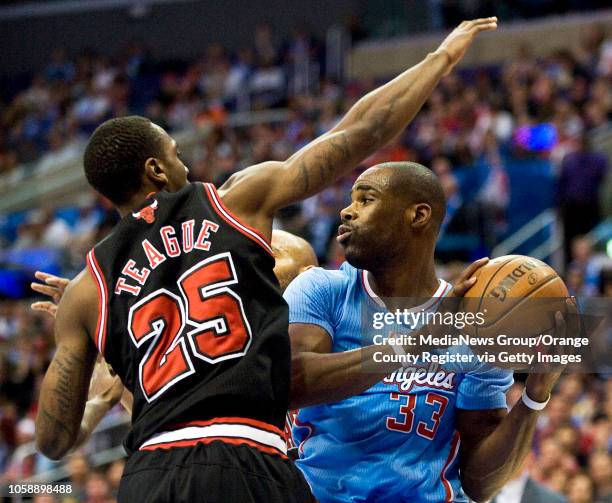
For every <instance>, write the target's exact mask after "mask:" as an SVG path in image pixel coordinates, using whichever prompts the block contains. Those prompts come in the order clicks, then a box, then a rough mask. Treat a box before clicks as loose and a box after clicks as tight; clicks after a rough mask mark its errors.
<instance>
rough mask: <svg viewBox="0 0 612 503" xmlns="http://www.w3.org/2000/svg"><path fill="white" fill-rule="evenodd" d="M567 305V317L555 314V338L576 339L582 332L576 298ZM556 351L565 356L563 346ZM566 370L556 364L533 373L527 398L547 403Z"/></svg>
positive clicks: (528, 385)
mask: <svg viewBox="0 0 612 503" xmlns="http://www.w3.org/2000/svg"><path fill="white" fill-rule="evenodd" d="M565 304H566V313H565V315H564V314H562V313H561V312H560V311H557V312H556V313H555V337H562V338H565V337H574V336H575V335H576V334H577V333H578V332H579V330H580V328H579V327H580V325H579V320H578V306H577V305H576V299H575V298H574V297H571V298H568V299H567V300H566V301H565ZM554 349H556V350H557V352H558V353H559V354H564V351H563V349H564V348H563V347H562V346H558V347H556V348H554ZM564 368H565V365H561V364H554V365H553V366H551V367H550V368H549V369H543V368H541V366H540V367H539V368H537V370H535V371H532V372H531V373H530V374H529V376H528V377H527V381H526V382H525V388H526V391H527V396H529V398H531V399H532V400H535V401H536V402H545V401H546V400H548V398H549V396H550V393H551V391H552V389H553V387H554V386H555V384H556V382H557V381H558V380H559V377H561V374H562V373H563V370H564Z"/></svg>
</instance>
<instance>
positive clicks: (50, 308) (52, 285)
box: [30, 271, 70, 318]
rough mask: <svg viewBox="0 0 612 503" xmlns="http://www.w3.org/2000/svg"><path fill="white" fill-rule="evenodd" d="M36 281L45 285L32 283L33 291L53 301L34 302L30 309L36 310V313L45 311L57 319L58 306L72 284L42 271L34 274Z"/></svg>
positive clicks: (67, 280)
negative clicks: (69, 284)
mask: <svg viewBox="0 0 612 503" xmlns="http://www.w3.org/2000/svg"><path fill="white" fill-rule="evenodd" d="M34 276H35V277H36V279H39V280H40V281H43V282H44V283H34V282H33V283H32V284H31V285H30V286H31V288H32V290H34V291H35V292H38V293H42V294H43V295H46V296H48V297H51V299H52V301H48V300H47V301H38V302H34V303H33V304H32V305H31V306H30V307H31V308H32V309H34V311H43V312H46V313H49V314H50V315H51V316H53V317H54V318H55V313H56V312H57V305H58V304H59V301H60V299H61V298H62V295H64V291H65V290H66V287H67V286H68V283H70V280H69V279H66V278H60V277H59V276H54V275H53V274H48V273H46V272H42V271H36V272H35V273H34Z"/></svg>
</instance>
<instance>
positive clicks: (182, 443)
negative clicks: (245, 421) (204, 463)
mask: <svg viewBox="0 0 612 503" xmlns="http://www.w3.org/2000/svg"><path fill="white" fill-rule="evenodd" d="M215 441H220V442H224V443H226V444H231V445H248V446H249V447H254V448H255V449H257V450H259V451H261V452H264V453H266V454H275V455H277V456H280V457H281V458H283V459H288V458H287V456H286V455H285V454H283V453H282V452H281V451H279V450H278V449H275V448H274V447H270V446H267V445H264V444H260V443H259V442H255V441H254V440H250V439H247V438H236V437H203V438H195V439H193V440H179V441H176V442H166V443H163V444H156V445H150V446H147V447H141V448H140V449H139V450H141V451H154V450H156V449H171V448H172V447H190V446H193V445H197V444H210V443H211V442H215Z"/></svg>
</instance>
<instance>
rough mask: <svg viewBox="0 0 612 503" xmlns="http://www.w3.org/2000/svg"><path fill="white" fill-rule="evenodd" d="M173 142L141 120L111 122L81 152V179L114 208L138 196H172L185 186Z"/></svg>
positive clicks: (183, 170) (144, 120)
mask: <svg viewBox="0 0 612 503" xmlns="http://www.w3.org/2000/svg"><path fill="white" fill-rule="evenodd" d="M178 155H179V152H178V150H177V147H176V142H175V141H174V140H173V139H172V138H171V137H170V136H169V135H168V133H166V132H165V131H164V130H163V129H162V128H161V127H159V126H158V125H156V124H153V123H152V122H151V121H150V120H149V119H146V118H145V117H138V116H131V117H120V118H118V119H111V120H108V121H106V122H104V123H103V124H101V125H100V126H98V128H97V129H96V130H95V131H94V133H93V134H92V135H91V138H90V139H89V143H88V144H87V148H86V149H85V159H84V165H85V176H86V177H87V181H88V182H89V183H90V185H91V186H92V187H93V188H94V189H96V190H97V191H98V192H100V193H101V194H102V195H103V196H105V197H107V198H108V199H110V200H111V201H112V202H113V203H114V204H115V205H116V206H122V205H126V204H129V202H130V201H131V199H132V198H133V197H134V196H135V195H137V194H138V193H140V192H143V193H145V194H148V193H149V192H158V191H160V190H167V191H169V192H175V191H177V190H179V189H180V188H181V187H183V186H184V185H185V184H186V183H187V168H186V167H185V165H184V164H183V162H182V161H181V160H180V159H179V157H178Z"/></svg>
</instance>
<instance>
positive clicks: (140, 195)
mask: <svg viewBox="0 0 612 503" xmlns="http://www.w3.org/2000/svg"><path fill="white" fill-rule="evenodd" d="M153 192H157V191H153V190H149V189H147V190H146V191H145V190H143V191H140V192H137V193H136V194H134V195H133V196H132V197H131V198H130V199H129V201H128V202H127V203H125V204H121V205H117V206H115V207H116V208H117V211H118V212H119V215H120V216H121V218H123V217H125V216H126V215H128V214H129V213H131V212H132V211H134V210H135V209H136V208H138V207H139V206H142V204H143V203H144V202H145V201H146V200H147V199H148V198H149V196H150V195H151V194H152V193H153Z"/></svg>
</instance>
